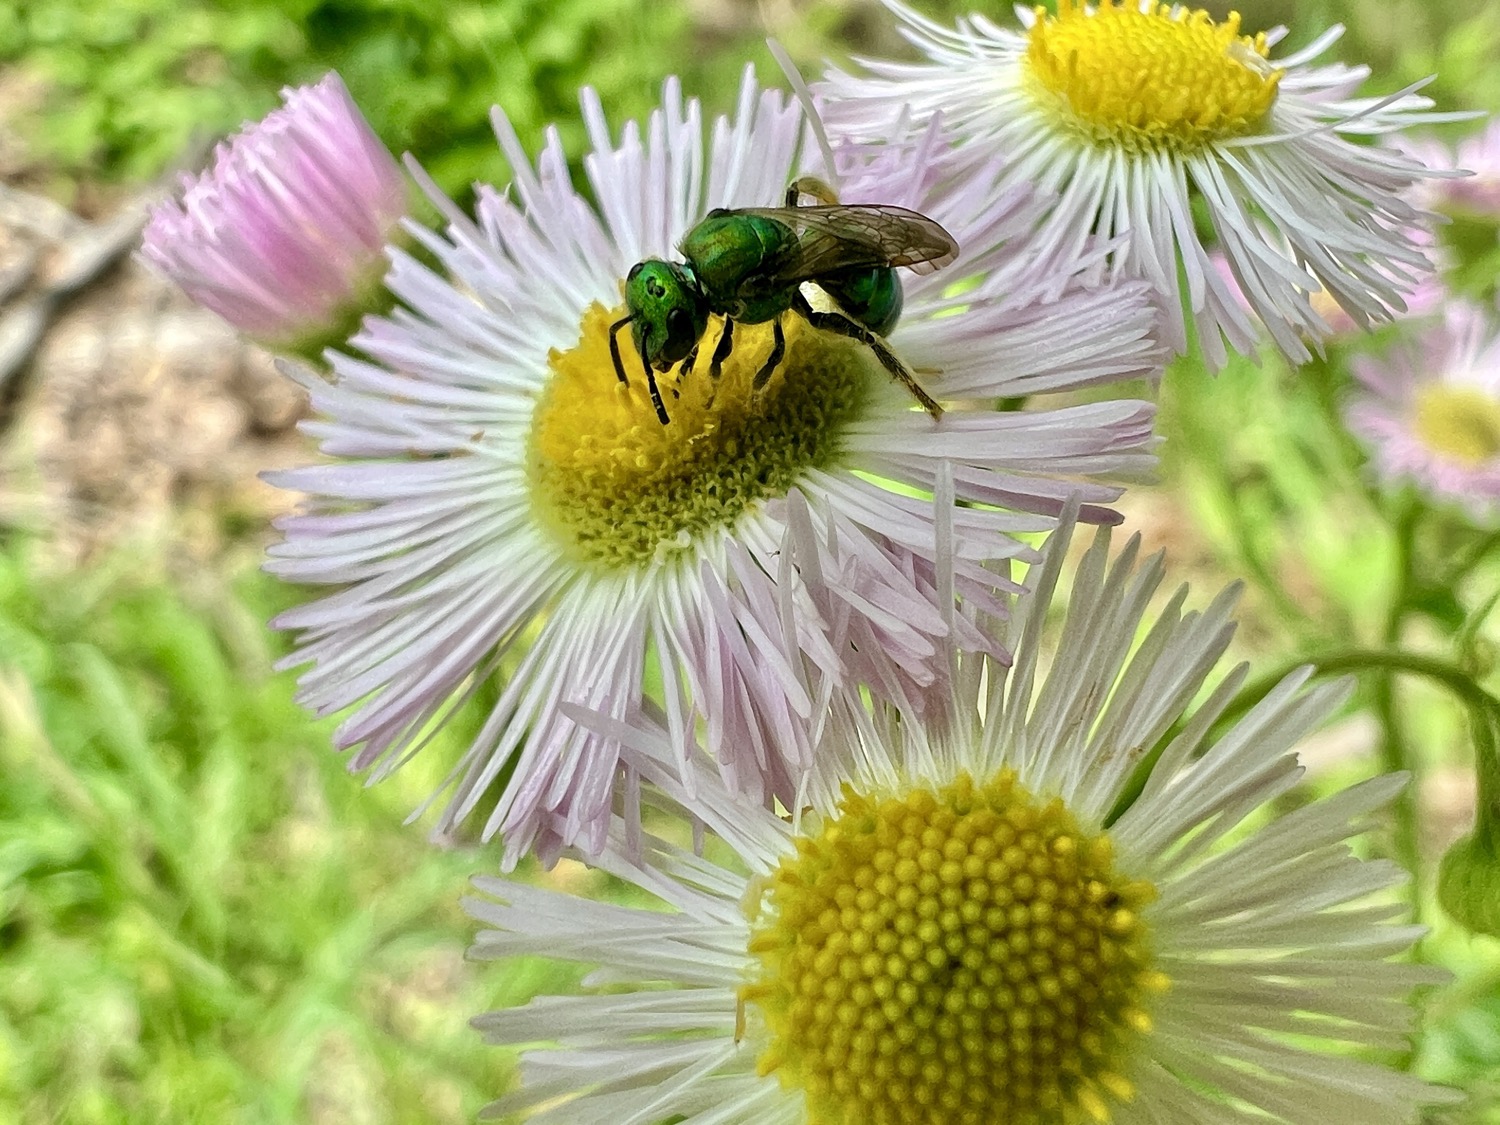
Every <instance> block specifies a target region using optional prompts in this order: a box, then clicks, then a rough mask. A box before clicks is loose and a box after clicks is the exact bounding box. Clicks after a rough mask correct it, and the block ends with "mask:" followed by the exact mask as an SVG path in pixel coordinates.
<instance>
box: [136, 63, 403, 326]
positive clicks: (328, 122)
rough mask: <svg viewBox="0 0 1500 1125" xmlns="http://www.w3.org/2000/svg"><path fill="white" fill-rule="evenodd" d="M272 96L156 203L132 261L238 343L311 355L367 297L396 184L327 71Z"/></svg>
mask: <svg viewBox="0 0 1500 1125" xmlns="http://www.w3.org/2000/svg"><path fill="white" fill-rule="evenodd" d="M282 98H283V99H284V101H285V105H283V106H282V107H281V108H280V109H277V110H275V111H273V112H272V113H270V114H268V115H267V116H266V117H265V118H264V119H263V120H261V121H257V122H253V123H250V124H247V125H246V126H245V128H244V129H243V131H241V132H240V133H238V134H236V135H235V136H234V137H232V138H230V139H229V140H228V141H226V142H225V143H223V144H221V145H219V147H218V148H217V149H216V150H215V153H214V159H213V164H212V165H211V166H210V167H209V168H208V169H207V170H206V171H204V172H203V173H202V174H200V175H197V176H187V175H185V176H184V177H183V178H182V188H183V190H182V194H181V196H180V198H174V199H169V200H165V201H163V202H162V203H160V204H158V205H157V206H156V208H155V209H154V210H153V211H152V214H151V217H150V220H149V221H148V223H147V225H146V231H145V235H144V238H143V244H142V247H141V254H142V256H143V257H144V258H145V259H146V260H147V261H148V262H150V263H151V264H152V265H153V266H155V267H156V268H157V269H159V270H160V271H161V272H162V273H164V274H166V276H167V277H169V278H171V279H172V280H173V281H174V282H176V283H177V284H178V285H179V286H181V287H182V289H183V290H184V291H185V292H186V293H187V295H188V296H189V297H191V298H192V299H193V300H194V301H196V302H197V303H198V304H200V305H202V306H203V307H204V308H207V309H210V310H212V311H213V312H216V313H218V314H219V315H220V316H222V317H223V318H224V319H225V320H227V321H228V322H229V323H230V324H232V325H234V327H236V328H238V329H239V330H240V331H241V332H243V333H245V334H246V335H247V336H250V337H252V338H253V339H255V340H257V341H258V342H260V343H262V344H265V345H266V346H268V347H272V348H275V349H278V350H286V351H301V352H303V353H305V354H316V353H317V351H318V349H319V348H320V347H321V345H322V344H324V343H329V342H334V343H342V342H343V340H344V339H346V338H347V337H348V335H349V332H350V330H351V329H352V328H353V327H354V322H355V320H357V318H358V316H359V314H360V313H362V312H364V311H366V310H367V308H368V306H369V304H370V302H371V299H372V297H373V296H374V295H375V294H376V293H377V292H378V291H379V287H380V279H381V275H382V274H383V273H384V272H385V266H386V258H385V244H386V242H387V241H389V240H390V238H391V237H392V235H393V234H394V233H395V231H396V228H397V225H398V224H399V222H400V220H401V219H402V217H403V216H405V214H406V212H407V181H406V177H405V176H404V175H403V174H402V172H401V169H400V167H399V166H398V165H397V164H396V162H395V160H394V159H393V158H392V157H391V154H390V153H389V152H388V151H387V150H386V148H385V146H384V145H382V144H381V143H380V138H379V137H377V136H376V135H375V133H374V131H373V130H372V129H371V128H370V125H369V122H367V121H366V120H365V118H364V115H363V114H361V113H360V111H359V107H358V106H356V105H355V104H354V99H353V98H351V97H350V96H349V91H348V89H347V88H346V87H345V86H344V83H343V80H342V79H341V78H339V76H338V75H337V74H334V73H329V74H328V75H327V76H326V77H324V78H323V79H322V80H321V81H320V82H318V83H317V84H315V85H312V86H299V87H296V88H295V89H293V88H290V87H289V88H287V89H286V90H283V91H282Z"/></svg>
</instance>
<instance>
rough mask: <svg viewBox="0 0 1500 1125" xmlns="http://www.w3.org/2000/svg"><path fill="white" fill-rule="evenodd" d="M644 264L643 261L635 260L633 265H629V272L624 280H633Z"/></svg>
mask: <svg viewBox="0 0 1500 1125" xmlns="http://www.w3.org/2000/svg"><path fill="white" fill-rule="evenodd" d="M645 264H646V263H645V262H637V263H636V264H635V265H633V266H631V267H630V272H629V273H627V274H626V275H625V280H626V281H634V280H635V279H636V275H637V274H639V273H640V272H641V267H642V266H644V265H645Z"/></svg>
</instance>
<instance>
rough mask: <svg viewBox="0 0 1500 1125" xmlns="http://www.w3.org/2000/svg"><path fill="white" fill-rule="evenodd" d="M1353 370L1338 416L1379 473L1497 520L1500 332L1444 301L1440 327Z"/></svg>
mask: <svg viewBox="0 0 1500 1125" xmlns="http://www.w3.org/2000/svg"><path fill="white" fill-rule="evenodd" d="M1354 373H1355V375H1357V376H1358V377H1359V380H1360V382H1361V383H1362V384H1363V392H1362V393H1361V394H1360V395H1359V396H1358V397H1357V398H1356V399H1355V400H1354V401H1353V402H1351V403H1350V404H1349V407H1348V410H1347V412H1346V418H1347V420H1348V423H1349V428H1350V429H1351V430H1352V431H1354V433H1356V434H1357V435H1359V437H1361V438H1362V439H1363V440H1364V442H1365V444H1366V445H1367V446H1368V447H1369V449H1370V454H1371V457H1372V458H1373V459H1374V462H1375V464H1376V466H1377V468H1378V469H1379V471H1380V474H1381V476H1382V477H1383V478H1385V479H1386V480H1388V481H1392V482H1396V481H1403V480H1409V481H1413V482H1415V483H1416V484H1417V485H1418V486H1419V487H1421V488H1423V489H1425V490H1426V491H1428V492H1430V493H1432V494H1433V495H1434V496H1437V497H1439V498H1441V499H1447V500H1454V501H1457V502H1458V503H1459V504H1461V505H1462V506H1463V507H1464V508H1466V509H1467V510H1468V511H1469V512H1470V514H1471V515H1473V516H1474V517H1475V518H1476V519H1478V520H1480V521H1483V522H1491V521H1493V520H1494V519H1495V518H1496V517H1497V516H1500V335H1497V333H1496V330H1495V326H1494V324H1493V323H1492V322H1491V320H1490V318H1489V317H1487V316H1486V315H1485V313H1484V312H1483V311H1481V310H1480V309H1478V308H1476V307H1475V306H1473V305H1470V304H1467V303H1465V302H1462V301H1451V300H1450V301H1449V302H1448V304H1447V305H1446V307H1445V309H1444V317H1443V320H1442V322H1441V323H1438V324H1434V325H1432V326H1431V327H1430V328H1428V329H1427V330H1426V331H1424V332H1422V333H1420V334H1419V335H1418V336H1417V337H1416V339H1415V340H1414V341H1412V342H1411V343H1409V344H1406V345H1404V346H1402V347H1400V348H1398V349H1396V350H1395V351H1393V352H1392V353H1391V354H1390V355H1389V356H1386V357H1384V358H1380V359H1375V358H1370V357H1364V358H1360V359H1357V360H1355V362H1354Z"/></svg>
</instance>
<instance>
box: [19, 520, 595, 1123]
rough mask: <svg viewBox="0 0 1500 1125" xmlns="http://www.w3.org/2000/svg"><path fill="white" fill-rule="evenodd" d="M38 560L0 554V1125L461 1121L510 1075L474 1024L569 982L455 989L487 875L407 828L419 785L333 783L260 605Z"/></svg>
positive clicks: (487, 978) (251, 585) (265, 591)
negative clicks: (469, 901) (51, 572)
mask: <svg viewBox="0 0 1500 1125" xmlns="http://www.w3.org/2000/svg"><path fill="white" fill-rule="evenodd" d="M32 556H33V552H31V551H30V550H29V549H28V548H27V546H26V545H25V544H20V545H15V544H12V545H11V546H9V548H8V549H7V550H6V551H5V552H4V553H3V554H0V775H3V776H4V778H5V783H4V785H0V963H3V965H4V970H3V971H0V1121H5V1122H19V1123H27V1125H29V1123H38V1125H40V1123H42V1122H68V1123H79V1125H83V1123H89V1125H92V1123H96V1122H97V1123H106V1122H167V1121H170V1122H174V1123H175V1122H198V1121H202V1122H210V1121H212V1122H222V1123H231V1122H246V1123H249V1122H255V1123H257V1125H258V1123H262V1122H265V1123H271V1122H288V1123H290V1122H327V1123H330V1125H332V1123H335V1122H337V1123H345V1122H370V1123H380V1122H393V1123H394V1122H402V1123H404V1122H412V1121H422V1122H468V1121H472V1120H473V1118H474V1116H475V1114H476V1113H477V1112H478V1110H479V1108H480V1107H481V1106H482V1105H484V1104H485V1103H486V1102H487V1101H488V1100H490V1099H491V1098H492V1097H493V1096H494V1095H495V1093H496V1092H498V1091H499V1090H501V1089H502V1088H503V1086H504V1083H505V1076H506V1074H507V1072H508V1069H509V1060H508V1058H507V1056H506V1055H505V1054H504V1053H503V1052H500V1051H497V1050H495V1049H493V1048H486V1047H484V1046H483V1045H482V1044H481V1043H480V1040H479V1037H478V1036H477V1035H476V1034H474V1033H473V1032H472V1031H470V1030H469V1029H468V1027H467V1026H466V1021H467V1017H468V1016H469V1015H470V1014H473V1013H475V1012H478V1011H480V1010H482V1009H484V1008H486V1007H492V1006H497V1005H503V1004H512V1003H520V1002H523V1001H524V1000H525V999H526V998H528V997H529V996H530V995H531V994H532V993H534V992H535V991H537V990H538V989H540V988H541V987H543V985H544V983H548V982H550V984H551V985H557V984H562V985H564V986H565V987H566V985H567V983H568V982H567V981H566V980H562V981H559V980H558V979H557V978H558V974H559V970H558V969H557V968H555V967H543V966H540V965H534V966H527V965H516V966H513V967H511V968H510V969H509V970H508V971H507V972H505V973H487V974H484V975H483V977H482V978H480V977H479V976H478V974H476V973H475V972H474V971H473V970H472V969H471V968H470V967H469V966H468V965H467V964H466V963H465V962H464V960H463V948H464V946H465V944H466V941H467V937H468V934H469V932H470V928H471V927H470V923H469V922H468V921H467V919H465V918H464V916H463V915H462V914H461V912H460V911H459V908H458V897H459V895H460V894H461V893H462V891H463V888H464V886H465V884H466V880H467V878H468V876H469V875H471V874H473V873H475V872H477V871H481V870H484V869H486V868H487V867H488V866H490V864H488V863H486V862H485V861H484V860H483V859H481V858H479V856H478V855H477V854H475V853H473V852H469V851H463V850H455V851H440V850H438V849H435V848H431V847H427V846H425V845H424V844H423V842H422V837H421V832H420V829H417V828H403V827H402V826H401V823H400V822H401V820H402V818H403V816H404V815H405V814H406V813H407V812H409V811H410V809H411V808H413V807H414V806H415V805H416V804H417V802H418V801H419V800H420V798H421V797H422V796H423V795H425V793H426V791H427V789H428V788H429V787H430V786H431V785H433V784H434V782H435V777H434V776H433V775H432V774H431V773H424V766H423V764H422V763H420V762H419V763H417V764H416V765H415V766H414V767H412V769H411V770H409V771H408V772H407V774H404V775H403V776H402V777H401V778H399V779H398V780H396V781H393V782H392V783H390V784H388V785H386V786H382V787H381V788H379V789H377V790H374V791H372V792H369V793H367V792H364V791H362V790H361V787H360V786H359V785H357V784H354V783H352V782H351V780H350V778H349V777H348V776H347V775H346V774H345V772H344V769H343V764H342V762H341V761H340V760H339V759H338V757H337V756H336V755H334V754H333V753H332V752H331V751H330V750H329V748H328V742H329V724H327V723H313V722H310V721H309V720H308V718H307V716H306V714H305V713H304V712H303V711H302V710H301V709H300V708H298V707H297V706H296V704H294V703H293V702H292V699H291V690H292V685H291V682H290V677H287V676H273V675H271V674H270V671H269V669H270V664H271V661H272V660H273V659H274V657H275V655H276V653H275V652H274V651H273V649H272V648H271V647H270V635H269V634H268V632H267V630H266V629H265V626H264V625H263V621H264V619H265V617H266V614H267V613H268V612H269V611H271V610H272V609H274V608H275V607H274V606H272V605H271V604H270V599H271V598H272V597H280V598H285V597H286V592H285V591H283V590H282V589H281V588H279V587H277V586H275V585H274V584H273V583H272V582H271V580H270V579H267V578H265V577H263V576H260V575H256V574H249V575H246V576H244V577H243V578H242V579H241V580H239V581H237V582H236V583H234V584H233V585H232V586H229V585H226V584H225V583H224V582H223V581H222V580H221V579H219V578H218V577H216V576H215V575H214V574H213V573H211V572H208V571H198V572H194V573H190V574H183V573H177V574H173V575H169V574H167V573H165V572H164V571H163V570H162V568H161V560H160V559H143V558H140V557H137V556H133V555H118V556H115V557H114V558H113V559H112V560H111V561H109V562H108V563H107V564H105V565H103V566H101V567H96V568H91V569H89V570H86V571H83V572H78V573H72V574H69V575H68V576H67V577H66V578H60V577H50V576H47V575H45V574H44V573H43V572H42V569H41V567H40V566H39V564H38V563H37V562H36V561H35V560H34V558H33V557H32ZM443 757H446V755H444V754H443V753H442V752H441V750H439V751H438V752H437V753H435V754H433V755H432V756H431V759H430V760H431V761H432V763H433V768H437V763H438V760H439V759H441V758H443ZM408 775H409V776H408ZM561 972H562V973H563V974H564V975H566V974H567V973H568V972H569V970H561Z"/></svg>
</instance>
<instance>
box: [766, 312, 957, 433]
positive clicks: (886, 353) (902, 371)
mask: <svg viewBox="0 0 1500 1125" xmlns="http://www.w3.org/2000/svg"><path fill="white" fill-rule="evenodd" d="M792 308H793V309H795V310H796V312H797V314H798V315H799V316H801V317H803V318H804V319H805V320H806V321H807V322H808V323H809V324H811V325H812V326H813V327H814V328H816V329H818V330H819V331H822V332H834V333H837V334H838V335H840V336H847V337H849V339H851V340H858V341H859V342H860V343H861V344H864V345H865V346H866V347H867V348H869V349H870V350H871V351H872V352H874V353H875V358H876V359H878V360H880V365H881V366H882V367H884V368H885V369H886V370H887V371H889V372H890V373H891V374H892V375H894V376H895V377H896V379H897V380H898V381H899V382H900V383H901V385H902V386H903V387H905V388H906V389H907V390H908V391H910V392H911V395H912V398H914V399H916V400H917V402H918V403H920V404H921V406H922V409H923V410H925V411H927V413H929V414H931V415H932V417H933V418H934V419H937V418H941V417H942V416H943V408H942V407H941V406H939V405H938V404H937V401H936V400H935V399H934V398H933V397H932V396H931V395H930V394H928V393H927V392H926V391H924V390H923V389H922V385H921V384H920V383H918V382H917V380H916V377H915V376H914V375H912V373H911V372H910V371H908V370H907V367H906V364H904V363H902V362H901V360H900V359H899V358H898V357H897V355H896V353H895V352H893V351H891V349H890V346H889V345H888V344H887V343H886V342H885V341H884V340H882V339H881V338H880V337H879V336H877V335H876V334H875V333H873V332H871V331H870V330H869V329H868V328H866V327H865V326H864V325H863V324H860V323H859V322H858V321H855V320H850V319H849V318H848V317H847V316H845V315H844V314H843V313H837V312H819V311H818V310H817V309H815V308H813V307H812V306H811V305H809V304H808V303H807V298H806V297H804V296H802V294H801V293H800V292H799V293H798V294H797V296H796V298H795V299H794V300H793V301H792Z"/></svg>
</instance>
